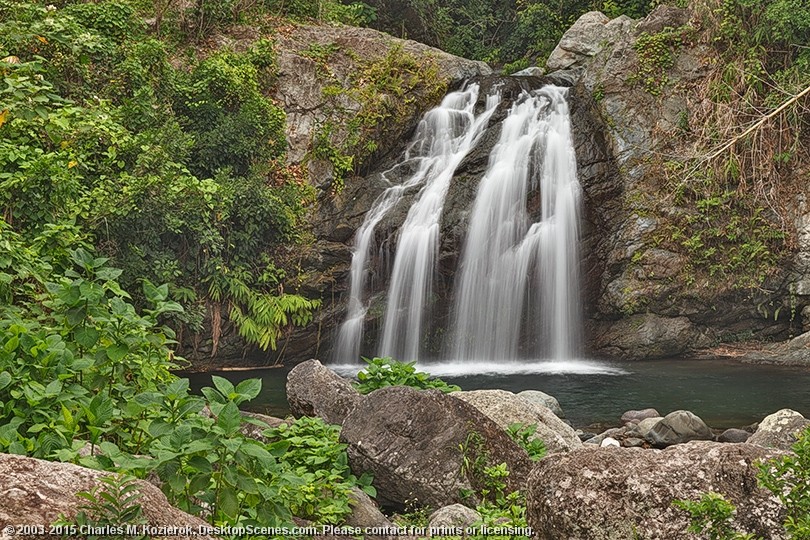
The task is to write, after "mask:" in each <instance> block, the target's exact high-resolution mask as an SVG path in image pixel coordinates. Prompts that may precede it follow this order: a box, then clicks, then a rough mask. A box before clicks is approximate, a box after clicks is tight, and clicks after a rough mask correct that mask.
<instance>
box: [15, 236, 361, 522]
mask: <svg viewBox="0 0 810 540" xmlns="http://www.w3.org/2000/svg"><path fill="white" fill-rule="evenodd" d="M120 275H121V271H120V270H117V269H114V268H111V267H109V266H108V264H107V259H106V258H103V257H96V256H94V255H93V254H92V252H91V250H90V248H89V247H88V246H87V245H86V244H85V243H84V241H83V239H82V237H81V235H80V232H79V230H78V229H77V228H76V227H67V226H61V227H56V226H52V227H50V228H46V232H45V233H43V234H42V235H40V236H38V237H37V238H36V240H35V241H34V242H33V243H32V244H31V245H28V244H26V243H25V241H24V240H23V239H22V238H21V236H20V235H18V234H16V233H14V232H13V231H11V230H10V228H9V227H8V225H7V224H6V223H5V222H4V221H2V220H0V297H2V298H3V299H4V300H5V301H4V302H3V303H0V451H5V452H10V453H16V454H23V455H29V456H35V457H40V458H46V459H58V460H61V461H71V462H75V463H78V464H81V465H84V466H87V467H92V468H97V469H101V470H107V471H115V472H123V473H126V474H130V475H133V476H135V477H139V478H143V477H145V476H146V475H147V474H148V473H150V472H154V473H155V474H157V476H158V477H159V478H160V479H161V481H162V489H163V491H164V493H165V494H166V496H167V497H168V499H169V501H170V502H171V503H172V504H174V505H176V506H178V507H179V508H181V509H183V510H186V511H188V512H191V513H194V514H197V515H201V516H203V517H205V518H206V519H208V520H209V521H210V522H211V523H212V524H213V523H216V524H223V523H226V524H232V525H236V524H240V525H247V524H253V525H264V526H277V525H290V524H291V523H292V521H291V520H292V515H293V513H297V514H299V515H304V514H305V515H306V516H307V517H309V518H311V519H313V520H315V522H316V523H337V522H339V521H340V520H341V519H342V518H343V517H345V515H346V514H347V513H348V512H349V506H348V493H349V491H350V490H351V488H352V487H353V486H356V485H358V486H362V487H363V488H365V489H366V490H369V491H371V492H372V493H373V491H372V490H370V489H369V481H370V479H369V478H368V477H364V478H362V479H357V478H356V477H354V476H353V475H352V474H351V472H350V471H349V468H348V465H347V456H346V453H345V446H344V445H341V444H340V443H339V442H338V440H337V428H335V427H334V426H326V425H325V424H323V422H321V421H319V420H312V419H305V420H301V421H297V422H295V423H292V424H290V425H289V426H284V427H281V428H276V429H274V430H270V429H267V430H265V436H267V437H269V440H270V442H260V441H256V440H252V439H249V438H247V437H246V436H245V435H243V434H242V432H241V428H242V425H243V423H244V422H250V423H254V424H258V425H259V426H261V427H265V428H267V427H268V426H266V425H265V424H263V423H262V422H260V421H258V420H254V419H251V418H244V417H243V416H242V413H241V412H240V411H239V408H238V407H239V405H241V404H243V403H244V402H246V401H248V400H250V399H253V398H254V397H256V396H257V395H258V394H259V392H260V390H261V381H259V380H255V379H250V380H246V381H242V382H241V383H239V384H238V385H237V386H234V385H233V384H231V383H230V382H228V381H227V380H225V379H222V378H219V377H214V378H213V384H214V387H213V388H206V389H204V390H203V396H204V397H200V396H195V395H191V394H190V393H189V382H188V380H187V379H180V378H178V377H176V376H174V375H172V374H171V373H170V370H171V369H174V368H176V367H177V366H178V364H177V362H182V359H179V358H176V357H174V354H173V352H172V350H171V349H170V348H169V347H170V346H171V345H173V344H174V341H173V336H174V333H173V332H172V331H171V330H170V329H168V328H166V327H162V326H160V323H159V320H160V319H161V318H162V317H164V316H165V315H167V314H170V313H175V312H180V311H182V308H181V307H180V305H179V304H177V303H175V302H172V301H171V300H169V299H168V294H169V288H168V286H166V285H161V286H155V285H153V284H152V283H150V282H149V281H144V283H143V293H144V296H145V298H146V299H147V301H148V304H149V306H150V307H149V308H147V309H144V310H143V314H139V313H138V312H137V311H136V309H135V307H134V306H133V305H132V303H131V302H130V300H131V299H130V296H129V294H127V293H126V292H125V291H124V290H122V289H121V287H120V285H119V284H118V281H117V278H118V277H119V276H120ZM86 446H89V448H90V449H91V452H90V455H87V453H86V452H80V450H82V449H83V448H84V447H86ZM116 485H117V484H116ZM117 486H118V487H117V488H116V490H117V491H116V493H117V495H116V494H110V493H107V494H106V495H105V494H104V493H101V492H94V493H90V494H87V495H85V496H84V497H85V498H86V499H87V500H88V501H89V502H90V509H89V510H88V511H87V512H86V513H85V515H84V517H82V519H84V520H85V521H86V523H93V522H99V523H101V521H99V520H103V519H106V518H105V516H106V517H110V513H113V514H115V516H117V517H122V518H124V517H125V518H127V519H128V520H137V519H139V514H138V509H137V507H138V505H137V500H136V497H135V494H134V493H132V490H131V489H129V488H127V487H126V485H123V484H121V485H117ZM115 516H113V517H115Z"/></svg>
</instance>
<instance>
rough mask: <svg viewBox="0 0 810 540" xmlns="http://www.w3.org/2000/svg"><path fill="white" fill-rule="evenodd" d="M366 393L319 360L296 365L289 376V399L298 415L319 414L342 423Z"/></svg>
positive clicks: (332, 421)
mask: <svg viewBox="0 0 810 540" xmlns="http://www.w3.org/2000/svg"><path fill="white" fill-rule="evenodd" d="M362 399H363V396H361V395H360V393H359V392H358V391H357V390H355V389H354V387H353V386H352V384H351V383H350V382H349V381H348V380H346V379H344V378H343V377H341V376H340V375H338V374H337V373H335V372H334V371H332V370H331V369H329V368H326V367H324V366H323V365H322V364H321V363H320V362H319V361H317V360H307V361H306V362H303V363H301V364H298V365H297V366H295V367H294V368H293V369H292V371H290V373H289V374H288V375H287V401H288V402H289V404H290V411H291V412H292V413H293V414H294V415H295V416H296V417H301V416H320V417H321V418H323V419H324V420H325V421H326V422H327V423H329V424H337V425H340V424H342V423H343V419H344V418H346V416H347V415H348V414H349V412H351V410H352V409H353V408H354V407H355V405H357V404H358V403H359V402H360V401H361V400H362Z"/></svg>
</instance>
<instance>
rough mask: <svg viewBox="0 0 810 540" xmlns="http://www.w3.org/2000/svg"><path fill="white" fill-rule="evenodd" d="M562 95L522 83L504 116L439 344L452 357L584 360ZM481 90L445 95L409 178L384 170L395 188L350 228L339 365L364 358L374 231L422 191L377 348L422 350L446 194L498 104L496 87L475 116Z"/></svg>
mask: <svg viewBox="0 0 810 540" xmlns="http://www.w3.org/2000/svg"><path fill="white" fill-rule="evenodd" d="M566 93H567V91H566V90H565V89H563V88H559V87H555V86H546V87H543V88H542V89H540V90H535V91H532V92H526V91H524V92H522V94H521V95H520V97H519V98H518V99H517V100H515V102H514V103H513V104H512V107H511V110H510V111H509V113H508V115H507V117H506V118H505V119H504V120H503V122H502V125H501V134H500V138H499V140H498V142H497V144H496V145H495V146H494V148H493V149H492V151H491V153H490V156H489V164H488V167H487V170H486V172H485V174H484V177H483V178H482V179H481V182H480V185H479V187H478V192H477V195H476V198H475V202H474V204H473V207H472V209H471V213H470V218H469V226H468V231H467V235H466V238H465V241H464V248H463V250H462V255H461V260H460V263H459V266H458V269H457V272H456V277H455V280H454V305H453V309H452V311H451V316H452V324H451V326H450V328H449V329H448V332H447V338H446V340H445V343H444V344H443V351H444V355H445V356H446V357H447V358H449V359H452V360H459V361H462V362H464V363H466V364H467V365H470V366H472V365H477V366H481V365H482V363H483V364H490V365H492V364H495V363H498V362H502V361H504V360H518V359H524V360H525V359H540V358H551V359H554V360H572V359H576V358H577V357H578V356H579V353H580V350H579V348H580V344H581V343H582V329H581V322H580V321H581V308H580V293H579V264H580V257H579V248H578V242H579V214H580V205H581V198H582V192H581V191H582V190H581V187H580V185H579V182H578V180H577V167H576V156H575V153H574V148H573V143H572V137H571V127H570V118H569V114H568V104H567V102H566ZM478 94H479V87H478V85H476V84H471V85H469V86H468V87H467V88H465V89H464V90H462V91H459V92H453V93H450V94H448V95H447V96H446V97H445V99H444V100H443V101H442V103H441V105H440V106H439V107H437V108H435V109H433V110H431V111H429V112H428V113H427V114H426V115H425V117H424V118H423V119H422V121H421V122H420V124H419V126H418V128H417V131H416V135H415V137H414V140H413V142H412V143H411V145H410V146H409V148H408V151H407V152H406V154H405V156H404V159H403V160H402V161H401V162H400V163H399V164H398V165H397V166H396V167H395V168H394V169H400V171H399V172H401V170H406V171H410V172H409V173H407V174H406V175H401V176H405V178H406V179H405V180H404V181H401V182H400V183H394V182H392V181H391V180H390V179H389V176H393V175H391V174H390V173H391V172H392V171H394V169H391V170H389V171H386V173H383V178H384V179H385V180H386V181H387V182H389V184H390V185H389V187H388V188H387V189H386V190H385V191H384V192H383V193H382V194H381V195H380V196H379V197H378V198H377V200H376V201H375V203H374V205H373V207H372V209H371V210H370V211H369V212H368V214H367V215H366V218H365V221H364V223H363V225H362V226H361V227H360V228H359V229H358V231H357V234H356V236H355V240H354V251H353V255H352V264H351V276H350V279H351V287H350V291H349V299H348V313H347V317H346V320H345V321H344V323H343V324H342V325H341V327H340V330H339V334H338V340H337V346H336V350H335V359H336V361H338V362H349V363H354V362H356V361H357V359H358V357H359V354H360V344H361V341H362V337H363V326H364V322H365V318H366V314H367V311H368V309H369V299H368V298H367V296H369V293H368V291H367V290H366V288H367V285H368V281H369V278H368V275H369V274H370V272H369V268H368V267H369V259H370V256H371V250H372V246H373V245H374V243H375V242H374V234H375V228H376V227H377V226H378V225H379V224H380V223H381V222H382V220H383V219H384V218H385V216H386V215H388V214H389V213H390V212H391V210H392V209H393V208H394V207H396V206H397V205H398V204H399V203H400V202H401V201H402V199H403V197H404V195H405V194H406V193H407V192H409V191H410V192H413V191H414V190H416V189H418V190H419V191H418V193H417V194H416V195H415V197H414V201H413V202H412V204H411V206H410V208H409V211H408V214H407V217H406V218H405V221H404V223H403V224H402V226H401V228H400V230H399V233H398V239H397V243H396V244H397V246H396V252H395V255H394V257H393V266H392V269H391V273H390V279H389V282H388V291H387V296H386V300H387V304H386V307H385V313H384V317H383V326H382V333H381V335H380V341H379V346H378V347H377V349H376V350H375V351H374V353H375V354H377V355H380V356H391V357H393V358H395V359H397V360H401V361H409V362H410V361H417V360H419V359H420V353H423V352H424V351H423V350H422V349H423V347H422V344H423V343H425V341H426V340H425V333H426V331H427V329H428V328H429V325H430V314H431V308H432V307H433V304H432V302H433V299H432V298H431V296H432V292H433V280H434V278H435V275H436V273H437V272H436V262H437V256H438V250H439V240H440V238H439V232H440V220H441V216H442V212H443V210H444V203H445V197H446V195H447V192H448V189H449V187H450V183H451V181H452V179H453V176H454V174H455V171H456V169H457V168H458V166H459V165H460V163H461V162H462V161H463V159H464V158H465V157H466V156H467V155H468V154H469V152H470V150H472V149H473V148H474V147H475V145H476V143H477V142H478V141H479V139H480V138H481V135H482V134H483V133H484V131H485V130H486V129H487V125H488V122H489V120H490V117H491V116H492V114H493V113H494V112H495V109H496V108H497V106H498V104H499V103H500V95H499V94H497V93H493V94H491V95H489V96H487V99H486V105H485V107H484V110H483V111H482V112H480V113H479V114H477V115H476V114H475V106H476V102H477V101H478ZM538 216H539V217H538ZM533 217H534V219H533ZM535 220H536V222H534V223H533V221H535ZM559 365H562V363H560V364H559Z"/></svg>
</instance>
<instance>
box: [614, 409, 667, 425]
mask: <svg viewBox="0 0 810 540" xmlns="http://www.w3.org/2000/svg"><path fill="white" fill-rule="evenodd" d="M656 417H658V418H660V417H661V414H660V413H659V412H658V411H656V410H655V409H641V410H640V411H627V412H625V413H624V414H623V415H622V424H638V423H639V422H641V421H642V420H645V419H647V418H656Z"/></svg>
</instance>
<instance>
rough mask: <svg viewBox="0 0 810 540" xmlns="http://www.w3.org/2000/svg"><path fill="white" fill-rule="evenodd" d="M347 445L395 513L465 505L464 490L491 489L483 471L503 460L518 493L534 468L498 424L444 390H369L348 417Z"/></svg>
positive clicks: (342, 436)
mask: <svg viewBox="0 0 810 540" xmlns="http://www.w3.org/2000/svg"><path fill="white" fill-rule="evenodd" d="M340 440H341V441H342V442H344V443H346V444H347V445H348V448H347V451H348V454H349V462H350V463H351V466H352V470H353V471H354V472H355V474H358V475H359V474H362V473H364V472H370V473H372V474H373V475H374V486H375V487H376V488H377V500H378V501H379V502H380V504H383V505H386V506H391V507H394V508H396V509H402V508H404V507H405V506H406V505H407V504H409V503H410V504H418V505H421V506H428V507H431V508H440V507H442V506H446V505H449V504H454V503H463V502H466V501H467V499H468V498H467V497H464V496H462V494H463V493H464V492H467V491H469V490H477V489H479V488H481V487H482V486H483V485H484V482H485V478H484V477H483V467H484V466H485V465H497V464H499V463H502V462H504V463H506V464H507V466H508V468H509V471H510V473H511V474H510V475H509V477H508V478H507V484H508V488H509V489H510V490H514V489H519V488H521V487H522V486H523V483H524V482H525V479H526V478H527V477H528V474H529V472H530V470H531V464H532V462H531V461H530V459H529V456H528V455H527V454H526V452H525V451H524V450H523V449H522V448H520V447H519V446H518V445H517V444H516V443H514V442H513V441H512V439H510V438H509V436H508V435H507V434H506V433H505V432H504V431H503V429H501V428H500V426H499V425H498V424H496V423H495V422H493V421H492V420H491V419H489V418H487V417H486V416H485V415H484V414H482V413H481V412H480V411H479V410H478V409H476V408H475V407H473V406H472V405H470V404H468V403H465V402H464V401H462V400H460V399H455V398H453V397H451V396H450V395H448V394H443V393H441V392H440V391H438V390H416V389H414V388H410V387H406V386H392V387H388V388H381V389H380V390H376V391H374V392H372V393H370V394H369V395H367V396H366V397H365V399H363V400H362V401H361V402H360V403H359V404H358V405H357V406H356V407H355V408H354V409H353V410H352V411H351V413H349V415H348V416H347V417H346V419H345V420H344V422H343V429H342V430H341V433H340ZM465 464H466V465H465ZM470 464H477V465H472V466H471V465H470Z"/></svg>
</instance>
